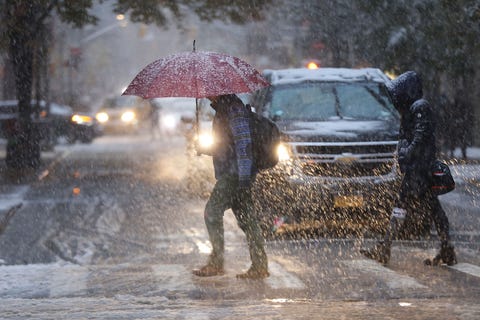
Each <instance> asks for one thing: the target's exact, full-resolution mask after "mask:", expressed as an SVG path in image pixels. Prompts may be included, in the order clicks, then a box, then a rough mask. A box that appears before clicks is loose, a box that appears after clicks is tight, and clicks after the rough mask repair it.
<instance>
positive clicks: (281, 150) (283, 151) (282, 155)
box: [277, 143, 290, 161]
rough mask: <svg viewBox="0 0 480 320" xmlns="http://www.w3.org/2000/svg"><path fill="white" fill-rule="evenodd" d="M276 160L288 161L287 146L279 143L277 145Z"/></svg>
mask: <svg viewBox="0 0 480 320" xmlns="http://www.w3.org/2000/svg"><path fill="white" fill-rule="evenodd" d="M277 154H278V161H288V160H290V152H289V149H288V147H287V146H286V145H285V144H283V143H280V144H279V145H278V147H277Z"/></svg>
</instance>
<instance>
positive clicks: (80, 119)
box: [71, 114, 93, 124]
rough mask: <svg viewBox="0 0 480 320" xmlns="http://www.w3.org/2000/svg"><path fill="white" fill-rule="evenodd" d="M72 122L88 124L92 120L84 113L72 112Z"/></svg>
mask: <svg viewBox="0 0 480 320" xmlns="http://www.w3.org/2000/svg"><path fill="white" fill-rule="evenodd" d="M71 119H72V122H75V123H76V124H90V123H92V122H93V118H92V117H90V116H86V115H80V114H74V115H73V116H72V118H71Z"/></svg>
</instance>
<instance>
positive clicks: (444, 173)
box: [430, 160, 455, 196]
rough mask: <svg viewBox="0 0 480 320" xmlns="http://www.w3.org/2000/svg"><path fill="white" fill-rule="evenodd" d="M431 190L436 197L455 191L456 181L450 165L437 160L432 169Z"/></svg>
mask: <svg viewBox="0 0 480 320" xmlns="http://www.w3.org/2000/svg"><path fill="white" fill-rule="evenodd" d="M430 188H431V190H432V193H433V194H434V195H436V196H438V195H441V194H445V193H448V192H450V191H452V190H453V189H455V181H454V180H453V177H452V173H451V172H450V168H449V167H448V165H447V164H446V163H444V162H442V161H440V160H435V162H434V163H433V166H432V169H431V181H430Z"/></svg>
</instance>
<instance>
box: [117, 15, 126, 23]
mask: <svg viewBox="0 0 480 320" xmlns="http://www.w3.org/2000/svg"><path fill="white" fill-rule="evenodd" d="M123 19H125V15H124V14H117V20H118V21H122V20H123Z"/></svg>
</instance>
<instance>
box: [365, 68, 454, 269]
mask: <svg viewBox="0 0 480 320" xmlns="http://www.w3.org/2000/svg"><path fill="white" fill-rule="evenodd" d="M387 88H388V91H389V93H390V95H391V97H392V100H393V104H394V106H395V108H396V109H397V110H398V112H399V113H400V116H401V123H400V132H399V142H398V146H397V154H398V164H399V166H400V171H401V173H402V174H403V177H402V183H401V186H400V192H399V196H398V202H397V204H396V206H395V208H393V211H392V216H391V219H390V226H389V229H388V230H387V233H386V235H385V238H384V240H383V241H382V242H380V243H379V244H377V245H376V246H375V247H374V248H372V249H370V250H363V249H362V250H361V251H362V253H363V254H364V255H365V256H367V257H368V258H371V259H375V260H377V261H379V262H380V263H383V264H387V263H388V261H389V260H390V252H391V250H390V249H391V245H392V239H393V238H409V236H410V235H411V234H414V235H415V234H419V233H422V230H425V227H427V230H429V226H430V222H431V220H433V222H434V223H435V227H436V229H437V233H438V235H439V237H440V240H441V246H440V252H439V253H438V254H437V255H436V256H435V257H434V258H433V260H430V259H428V260H426V261H425V262H426V263H427V264H434V265H437V264H441V263H446V264H448V265H453V264H455V263H456V256H455V251H454V248H453V246H452V244H451V243H450V235H449V222H448V218H447V215H446V214H445V211H444V210H443V208H442V206H441V204H440V201H439V200H438V197H437V196H436V195H434V194H433V193H432V192H431V191H430V173H431V167H432V164H433V162H434V161H435V159H436V151H437V150H436V145H435V143H436V142H435V121H434V114H433V112H432V107H431V105H430V103H429V102H428V101H427V100H425V99H422V96H423V88H422V82H421V79H420V77H419V75H418V74H417V73H416V72H414V71H408V72H405V73H403V74H401V75H400V76H399V77H398V78H396V79H395V80H392V81H391V82H390V83H389V84H388V85H387ZM425 221H426V222H427V225H426V226H425ZM402 226H403V228H402ZM409 233H410V234H409Z"/></svg>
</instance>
